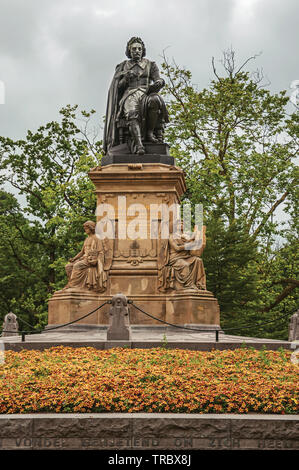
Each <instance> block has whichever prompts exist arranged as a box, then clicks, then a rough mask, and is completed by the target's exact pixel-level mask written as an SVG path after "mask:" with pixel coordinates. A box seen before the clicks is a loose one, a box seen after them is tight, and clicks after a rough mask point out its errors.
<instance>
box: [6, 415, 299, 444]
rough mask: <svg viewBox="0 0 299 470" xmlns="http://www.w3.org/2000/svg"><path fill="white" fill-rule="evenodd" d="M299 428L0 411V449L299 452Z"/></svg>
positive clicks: (213, 418) (262, 421)
mask: <svg viewBox="0 0 299 470" xmlns="http://www.w3.org/2000/svg"><path fill="white" fill-rule="evenodd" d="M298 428H299V416H298V415H289V416H282V415H264V416H263V415H257V414H254V415H234V414H232V415H229V414H223V415H221V414H218V415H217V414H209V415H203V414H191V415H188V414H185V413H182V414H177V413H173V414H172V413H111V414H108V413H103V414H63V413H62V414H35V415H33V414H30V415H26V418H24V416H22V415H10V416H8V415H5V416H4V415H2V416H0V448H2V449H99V450H100V449H157V450H158V449H196V450H197V449H206V450H213V449H215V450H224V449H231V450H241V449H258V450H271V449H272V450H274V449H277V450H298V449H299V430H298Z"/></svg>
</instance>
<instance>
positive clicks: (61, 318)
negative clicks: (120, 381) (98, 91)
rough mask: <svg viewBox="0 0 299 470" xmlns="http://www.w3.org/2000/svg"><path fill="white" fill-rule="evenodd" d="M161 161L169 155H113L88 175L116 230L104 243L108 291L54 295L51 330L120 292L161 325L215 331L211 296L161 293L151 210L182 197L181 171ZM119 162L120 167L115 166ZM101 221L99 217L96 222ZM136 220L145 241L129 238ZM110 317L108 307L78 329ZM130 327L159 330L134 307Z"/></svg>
mask: <svg viewBox="0 0 299 470" xmlns="http://www.w3.org/2000/svg"><path fill="white" fill-rule="evenodd" d="M166 153H167V152H166ZM142 158H144V160H142ZM165 158H166V159H167V158H168V159H171V158H172V157H169V156H168V155H167V154H166V155H162V156H159V155H153V156H152V158H150V156H149V155H145V156H144V157H140V156H137V155H129V156H128V155H125V156H120V157H119V156H118V155H117V154H116V155H112V156H109V158H106V160H105V164H104V165H103V166H101V167H96V168H94V169H92V170H91V171H90V172H89V177H90V179H91V180H92V182H93V183H94V185H95V191H96V194H97V204H98V208H99V207H100V208H103V207H104V206H103V205H105V204H106V207H107V210H108V212H107V219H108V221H109V220H111V223H112V224H113V226H114V229H115V238H114V239H112V240H109V242H108V243H109V246H110V248H109V249H110V253H111V256H112V261H111V267H110V270H109V276H108V281H107V287H106V290H105V292H103V293H101V294H97V293H92V292H89V291H83V290H82V291H78V292H73V291H70V290H68V289H67V290H65V291H60V292H58V293H55V294H54V296H53V297H52V299H51V300H50V301H49V325H54V324H63V323H65V322H68V321H72V320H73V319H76V318H79V317H80V316H82V315H84V314H86V313H88V311H91V310H92V309H94V308H96V307H97V306H99V305H100V304H101V303H103V302H104V301H105V300H111V298H112V297H113V295H115V294H117V293H119V292H121V293H123V294H124V295H126V296H127V297H128V299H129V300H132V301H133V302H134V303H135V304H136V305H137V306H138V307H140V308H141V309H142V310H144V311H146V312H148V313H150V314H151V315H153V316H154V317H157V318H158V319H160V320H163V321H166V322H169V323H173V324H177V325H186V324H189V325H190V324H191V325H200V326H206V327H207V328H215V329H219V324H220V318H219V306H218V302H217V299H216V298H215V297H214V296H213V294H212V293H211V292H208V291H206V290H202V291H198V292H195V291H185V290H182V291H180V290H178V291H177V290H170V289H169V290H168V291H166V292H165V291H161V290H160V287H161V286H160V285H159V269H161V263H160V257H161V238H160V235H159V234H160V230H161V212H159V211H157V212H156V213H155V211H154V212H153V211H152V207H153V205H154V206H155V207H159V206H160V207H162V206H163V205H164V206H167V207H168V208H169V207H171V206H172V205H173V204H179V203H180V199H181V196H182V195H183V194H184V192H185V191H186V185H185V179H184V174H183V171H182V170H181V169H180V168H178V167H176V166H174V165H171V164H169V162H168V160H167V163H168V164H165V163H161V162H162V161H165V160H163V159H165ZM110 161H111V162H112V161H113V163H110ZM119 161H121V162H123V163H116V162H119ZM143 161H145V162H146V163H143ZM124 215H126V220H125V222H124ZM102 216H103V214H99V213H98V220H100V219H101V217H102ZM137 216H138V221H139V225H138V229H139V230H141V229H143V236H141V237H140V236H138V237H137V238H136V239H132V238H130V237H129V236H128V234H129V232H130V230H131V233H132V227H135V228H136V223H135V222H134V221H136V217H137ZM134 224H135V225H134ZM153 225H154V226H155V229H156V230H157V233H158V235H157V237H156V238H153V237H151V227H153ZM133 231H134V230H133ZM124 234H125V235H124ZM144 234H145V236H144ZM108 312H109V306H105V307H104V308H102V309H101V310H99V311H98V312H96V313H95V314H93V315H91V316H89V317H87V318H86V319H85V320H82V321H80V323H81V325H83V324H87V325H107V324H108V323H109V322H108ZM130 323H131V324H132V325H148V326H151V325H160V326H163V324H162V323H160V322H159V321H157V320H154V319H152V318H150V317H148V316H146V315H144V314H143V313H142V312H140V311H138V310H137V309H136V308H135V307H134V306H132V305H131V306H130Z"/></svg>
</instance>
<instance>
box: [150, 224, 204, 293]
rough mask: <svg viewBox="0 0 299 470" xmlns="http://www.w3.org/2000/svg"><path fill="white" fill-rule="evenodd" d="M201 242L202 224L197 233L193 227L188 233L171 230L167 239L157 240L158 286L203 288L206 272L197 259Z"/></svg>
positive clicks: (202, 237) (200, 250) (162, 289)
mask: <svg viewBox="0 0 299 470" xmlns="http://www.w3.org/2000/svg"><path fill="white" fill-rule="evenodd" d="M205 244H206V239H205V227H203V231H202V233H201V234H200V233H199V232H198V230H197V227H196V228H195V231H194V232H193V233H192V234H191V235H187V234H184V233H181V232H180V231H175V232H173V233H170V235H169V240H161V247H160V253H159V259H158V267H159V290H161V291H168V290H169V289H173V290H176V291H180V290H185V291H186V290H188V291H190V290H191V291H195V292H198V291H200V290H206V275H205V269H204V265H203V261H202V259H201V255H202V253H203V250H204V248H205Z"/></svg>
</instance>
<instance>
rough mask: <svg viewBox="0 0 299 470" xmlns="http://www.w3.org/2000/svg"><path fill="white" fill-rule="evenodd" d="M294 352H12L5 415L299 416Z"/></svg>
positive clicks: (0, 382) (2, 385) (0, 402)
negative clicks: (80, 413) (198, 414)
mask: <svg viewBox="0 0 299 470" xmlns="http://www.w3.org/2000/svg"><path fill="white" fill-rule="evenodd" d="M298 378H299V368H298V366H297V365H294V364H292V363H291V362H290V352H288V351H282V350H281V351H264V350H262V351H256V350H253V349H246V348H240V349H237V350H235V351H218V350H217V351H216V350H215V351H212V352H202V351H189V350H182V349H169V350H168V349H166V348H163V347H161V348H154V349H127V348H116V349H109V350H104V351H99V350H96V349H94V348H88V347H87V348H68V347H54V348H51V349H47V350H45V351H42V352H41V351H27V350H23V351H21V352H12V351H7V352H6V353H5V363H4V364H2V365H0V413H32V412H56V413H62V412H82V413H83V412H173V413H184V412H187V413H280V414H290V413H298V383H299V381H298Z"/></svg>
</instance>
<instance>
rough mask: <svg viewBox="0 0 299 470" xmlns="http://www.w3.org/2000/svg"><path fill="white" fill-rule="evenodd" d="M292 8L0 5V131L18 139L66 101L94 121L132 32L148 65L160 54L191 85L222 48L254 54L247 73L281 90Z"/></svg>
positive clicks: (193, 0)
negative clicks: (259, 71)
mask: <svg viewBox="0 0 299 470" xmlns="http://www.w3.org/2000/svg"><path fill="white" fill-rule="evenodd" d="M240 5H241V6H240ZM298 10H299V7H298V2H297V1H296V0H285V1H284V2H281V1H278V0H259V1H256V0H213V1H211V0H185V1H182V0H164V1H163V0H160V1H158V0H152V1H148V0H138V1H136V0H126V1H121V0H110V1H106V0H97V1H95V0H85V1H83V0H80V1H74V0H51V2H49V1H48V0H26V2H25V1H21V0H20V1H18V0H15V1H12V0H11V1H7V0H0V80H3V81H4V82H5V85H6V104H5V105H0V134H1V135H9V136H11V137H14V138H17V137H23V136H24V135H25V133H26V131H27V129H35V128H36V127H38V126H39V125H40V124H42V123H44V122H47V121H49V120H53V119H57V118H58V110H59V109H60V108H61V107H62V106H64V105H66V104H68V103H70V104H75V103H77V104H79V106H80V108H83V109H90V108H95V109H96V110H97V111H98V114H99V117H100V116H102V115H103V114H104V113H105V107H106V96H107V90H108V86H109V83H110V80H111V77H112V75H113V71H114V68H115V66H116V64H117V63H119V62H120V61H122V60H123V59H124V50H125V45H126V42H127V40H128V39H129V38H130V37H131V36H132V35H139V36H141V37H142V38H143V39H144V41H145V43H146V46H147V56H148V57H150V58H151V59H153V60H156V61H157V62H158V63H159V62H161V54H162V52H163V50H164V49H166V54H167V55H168V57H169V58H171V57H172V56H173V57H174V58H175V60H176V62H177V63H178V64H180V65H184V66H185V67H187V68H188V69H189V70H191V72H192V73H193V81H194V82H195V83H197V84H198V86H199V87H203V86H207V85H208V83H209V80H210V78H211V77H212V70H211V57H212V56H215V57H216V58H220V57H221V54H222V50H224V49H227V48H228V47H230V45H232V46H233V47H234V49H235V50H236V52H237V59H238V60H239V61H240V62H241V61H242V60H245V59H246V58H247V57H248V56H250V55H252V54H254V53H257V52H259V51H260V50H262V51H263V54H262V56H261V57H259V58H258V59H257V60H256V61H255V63H254V64H253V63H252V64H251V65H250V66H251V67H252V68H256V67H263V69H264V71H265V73H266V74H267V76H268V77H269V79H270V80H271V85H270V88H271V89H272V90H273V91H278V90H280V89H284V88H288V87H289V86H290V83H291V81H292V80H295V79H299V71H298V65H297V63H298V60H296V50H295V45H296V44H297V42H298V40H297V23H298Z"/></svg>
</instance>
